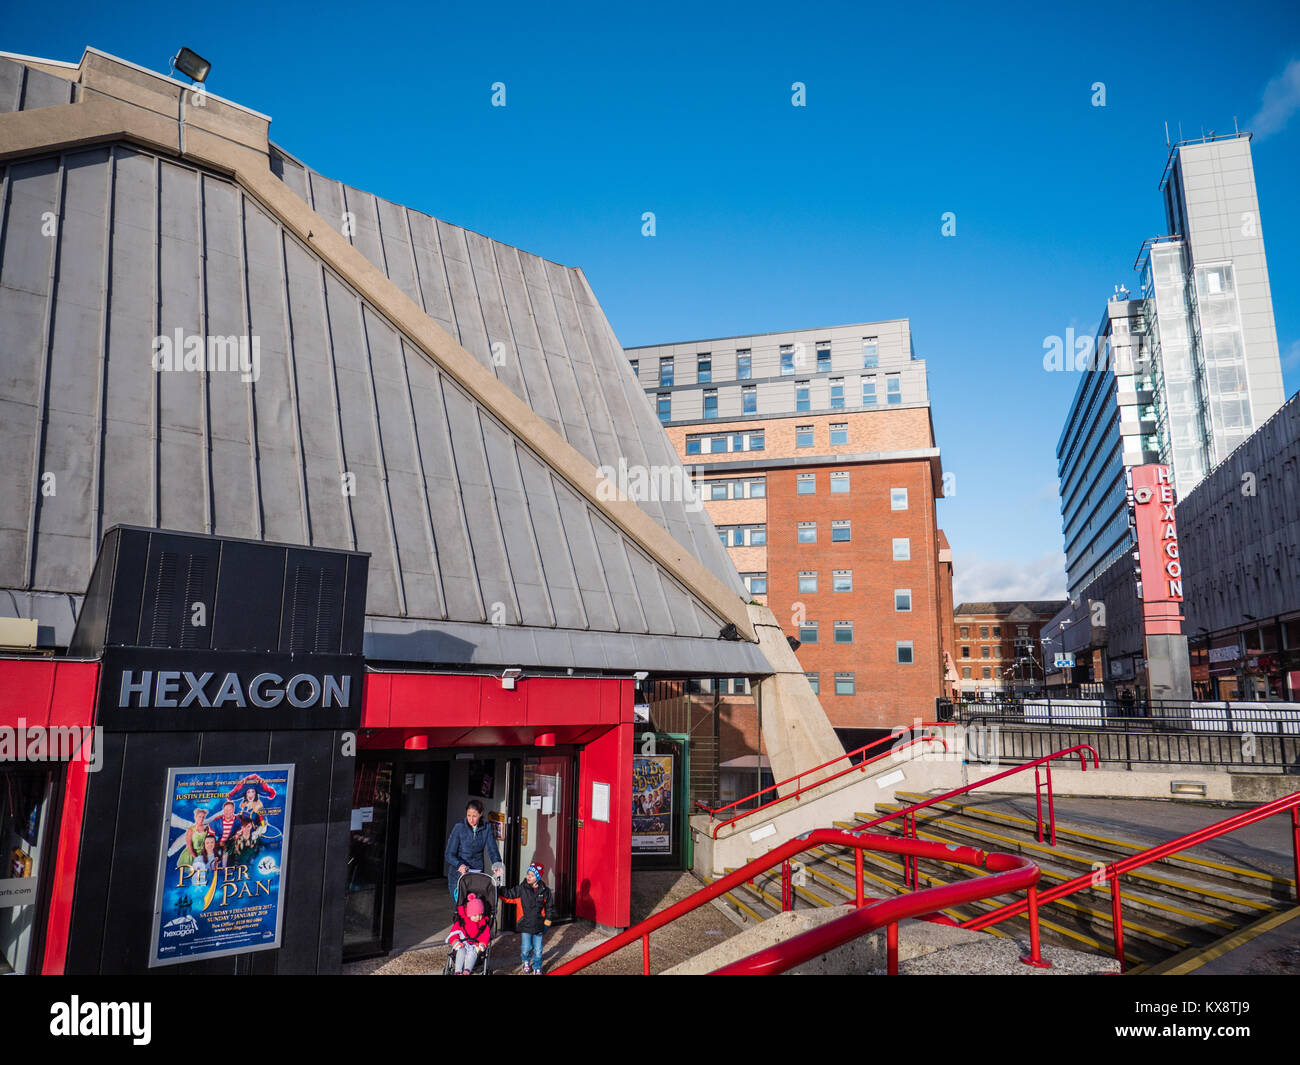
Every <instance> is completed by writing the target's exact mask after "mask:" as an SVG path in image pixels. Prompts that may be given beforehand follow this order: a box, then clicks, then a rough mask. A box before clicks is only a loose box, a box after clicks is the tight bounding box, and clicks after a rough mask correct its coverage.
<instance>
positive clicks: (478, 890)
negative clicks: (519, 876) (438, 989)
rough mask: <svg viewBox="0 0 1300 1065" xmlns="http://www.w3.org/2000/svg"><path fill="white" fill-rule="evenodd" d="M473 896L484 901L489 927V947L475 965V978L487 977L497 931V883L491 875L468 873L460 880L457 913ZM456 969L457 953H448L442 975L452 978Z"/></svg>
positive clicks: (457, 894)
mask: <svg viewBox="0 0 1300 1065" xmlns="http://www.w3.org/2000/svg"><path fill="white" fill-rule="evenodd" d="M471 894H474V895H477V896H478V897H479V898H481V899H482V900H483V905H484V907H485V910H484V916H485V917H486V918H487V926H488V945H487V949H486V950H485V951H483V953H482V954H480V955H479V957H478V960H477V961H476V962H475V963H474V975H475V976H487V975H488V973H489V972H490V969H489V968H488V963H489V962H490V961H491V958H492V937H493V936H495V935H496V931H497V882H496V880H495V878H493V877H492V875H491V874H489V873H466V874H465V875H464V876H462V877H461V878H460V883H459V884H457V885H456V911H457V913H459V912H460V908H461V907H462V906H464V905H465V902H466V900H468V898H469V897H470V895H471ZM455 968H456V952H455V951H454V950H448V951H447V964H446V965H445V966H444V967H443V970H442V974H443V975H444V976H451V975H452V973H453V972H454V971H455Z"/></svg>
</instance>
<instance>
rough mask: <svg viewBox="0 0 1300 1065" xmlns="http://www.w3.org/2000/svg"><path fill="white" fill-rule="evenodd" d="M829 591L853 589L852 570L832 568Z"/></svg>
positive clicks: (848, 590)
mask: <svg viewBox="0 0 1300 1065" xmlns="http://www.w3.org/2000/svg"><path fill="white" fill-rule="evenodd" d="M831 591H833V592H851V591H853V571H852V570H851V569H837V570H832V571H831Z"/></svg>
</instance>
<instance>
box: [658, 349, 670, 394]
mask: <svg viewBox="0 0 1300 1065" xmlns="http://www.w3.org/2000/svg"><path fill="white" fill-rule="evenodd" d="M672 383H673V357H672V356H671V355H669V356H666V357H664V356H661V357H660V359H659V387H660V388H669V387H671V385H672Z"/></svg>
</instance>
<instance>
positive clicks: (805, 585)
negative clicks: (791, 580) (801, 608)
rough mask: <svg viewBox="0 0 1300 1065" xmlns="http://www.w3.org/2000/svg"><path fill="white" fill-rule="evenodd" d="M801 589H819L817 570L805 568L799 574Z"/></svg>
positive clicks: (805, 590) (810, 590) (811, 590)
mask: <svg viewBox="0 0 1300 1065" xmlns="http://www.w3.org/2000/svg"><path fill="white" fill-rule="evenodd" d="M799 591H800V592H815V591H817V573H816V571H815V570H803V571H801V572H800V574H799Z"/></svg>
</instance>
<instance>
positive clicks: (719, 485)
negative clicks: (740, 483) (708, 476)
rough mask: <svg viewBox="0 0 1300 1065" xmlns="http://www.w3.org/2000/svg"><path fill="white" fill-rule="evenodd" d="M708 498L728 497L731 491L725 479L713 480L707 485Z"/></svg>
mask: <svg viewBox="0 0 1300 1065" xmlns="http://www.w3.org/2000/svg"><path fill="white" fill-rule="evenodd" d="M709 492H710V495H709V498H710V499H730V498H731V491H730V489H729V488H728V486H727V482H726V481H714V482H713V483H712V484H711V485H709Z"/></svg>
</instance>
